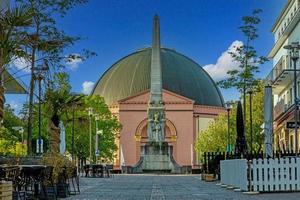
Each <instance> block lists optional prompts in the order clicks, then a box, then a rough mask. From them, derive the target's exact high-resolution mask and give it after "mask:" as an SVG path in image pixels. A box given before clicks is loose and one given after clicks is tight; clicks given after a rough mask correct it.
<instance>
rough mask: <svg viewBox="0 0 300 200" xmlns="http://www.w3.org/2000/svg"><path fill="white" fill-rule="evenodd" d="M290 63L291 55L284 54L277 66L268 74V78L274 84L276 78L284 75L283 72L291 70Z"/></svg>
mask: <svg viewBox="0 0 300 200" xmlns="http://www.w3.org/2000/svg"><path fill="white" fill-rule="evenodd" d="M289 69H290V65H289V56H287V55H284V56H282V57H281V58H280V59H279V61H278V62H277V64H276V65H275V67H274V68H273V69H272V71H271V72H270V73H269V75H268V76H267V80H268V81H270V83H271V84H272V85H273V84H274V82H275V81H276V79H277V78H278V77H279V76H280V75H282V73H283V72H284V71H285V70H289Z"/></svg>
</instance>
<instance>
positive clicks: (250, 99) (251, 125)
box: [248, 89, 253, 154]
mask: <svg viewBox="0 0 300 200" xmlns="http://www.w3.org/2000/svg"><path fill="white" fill-rule="evenodd" d="M248 94H249V104H250V105H249V106H250V108H249V109H250V154H252V151H253V117H252V113H253V112H252V95H253V90H252V89H250V90H249V91H248Z"/></svg>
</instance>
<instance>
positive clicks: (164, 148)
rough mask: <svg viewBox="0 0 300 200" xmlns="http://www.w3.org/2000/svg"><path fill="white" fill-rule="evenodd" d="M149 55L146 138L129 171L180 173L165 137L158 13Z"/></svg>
mask: <svg viewBox="0 0 300 200" xmlns="http://www.w3.org/2000/svg"><path fill="white" fill-rule="evenodd" d="M152 37H153V38H152V56H151V74H150V76H151V78H150V81H151V86H150V99H149V103H148V128H147V134H148V141H147V142H146V143H145V144H143V145H142V146H141V159H140V160H139V162H138V163H137V164H136V165H135V166H133V169H132V172H133V173H142V172H152V171H155V172H158V171H160V172H172V173H180V166H179V165H178V164H177V163H176V162H175V160H174V158H173V156H172V148H171V146H169V144H168V142H167V141H165V123H166V118H165V105H164V102H163V99H162V65H161V57H160V53H161V49H160V30H159V17H158V16H157V15H155V16H154V19H153V36H152Z"/></svg>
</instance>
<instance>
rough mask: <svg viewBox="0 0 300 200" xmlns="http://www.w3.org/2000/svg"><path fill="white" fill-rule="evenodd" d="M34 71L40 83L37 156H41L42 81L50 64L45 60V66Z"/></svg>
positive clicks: (40, 66) (35, 68)
mask: <svg viewBox="0 0 300 200" xmlns="http://www.w3.org/2000/svg"><path fill="white" fill-rule="evenodd" d="M33 70H34V77H35V79H36V80H38V83H39V111H38V112H39V114H38V116H39V132H38V133H39V135H38V147H37V154H38V155H40V154H41V153H42V146H41V143H42V141H41V140H42V136H41V122H42V119H41V116H42V114H41V110H42V109H41V105H42V103H41V102H42V101H41V97H42V80H43V79H44V74H45V73H46V72H47V71H48V70H49V67H48V63H47V62H46V60H44V62H43V65H39V66H38V67H34V68H33ZM28 142H31V141H28Z"/></svg>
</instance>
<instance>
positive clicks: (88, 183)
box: [68, 174, 300, 200]
mask: <svg viewBox="0 0 300 200" xmlns="http://www.w3.org/2000/svg"><path fill="white" fill-rule="evenodd" d="M80 182H81V193H80V194H79V195H76V196H71V197H69V198H68V199H70V200H71V199H73V200H79V199H82V200H102V199H103V200H117V199H124V200H135V199H136V200H146V199H147V200H168V199H170V200H171V199H172V200H173V199H174V200H185V199H186V200H189V199H194V200H196V199H199V200H283V199H288V200H298V199H299V195H300V194H299V193H263V194H258V195H247V194H243V193H242V192H234V191H233V190H228V189H226V188H222V187H221V186H218V185H216V182H204V181H201V180H200V178H199V175H155V174H141V175H115V176H114V178H109V179H100V180H99V179H97V178H81V179H80Z"/></svg>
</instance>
